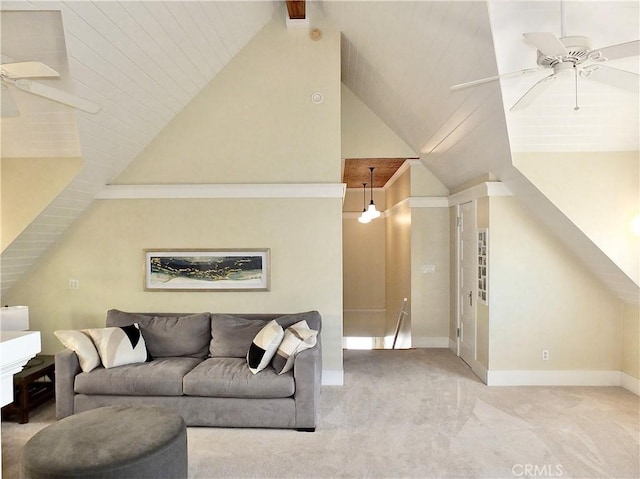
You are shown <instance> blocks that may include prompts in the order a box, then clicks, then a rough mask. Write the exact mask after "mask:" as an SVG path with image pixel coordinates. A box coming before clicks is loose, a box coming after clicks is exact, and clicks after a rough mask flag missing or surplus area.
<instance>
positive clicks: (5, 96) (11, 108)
mask: <svg viewBox="0 0 640 479" xmlns="http://www.w3.org/2000/svg"><path fill="white" fill-rule="evenodd" d="M0 88H1V90H0V93H1V96H0V107H1V110H2V112H1V113H0V115H1V116H2V118H8V117H12V116H18V115H19V114H20V111H19V110H18V107H17V106H16V102H15V101H13V95H12V94H11V92H10V91H9V88H7V85H5V84H4V83H2V84H1V86H0Z"/></svg>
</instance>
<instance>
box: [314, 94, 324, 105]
mask: <svg viewBox="0 0 640 479" xmlns="http://www.w3.org/2000/svg"><path fill="white" fill-rule="evenodd" d="M323 100H324V95H323V94H322V93H320V92H319V91H314V92H313V93H312V94H311V102H312V103H314V104H316V105H318V104H320V103H322V101H323Z"/></svg>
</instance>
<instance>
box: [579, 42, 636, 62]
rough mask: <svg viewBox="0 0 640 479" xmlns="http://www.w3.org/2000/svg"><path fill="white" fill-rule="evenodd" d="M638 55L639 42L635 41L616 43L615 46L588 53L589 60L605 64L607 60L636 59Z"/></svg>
mask: <svg viewBox="0 0 640 479" xmlns="http://www.w3.org/2000/svg"><path fill="white" fill-rule="evenodd" d="M638 55H640V40H635V41H633V42H626V43H618V44H617V45H610V46H608V47H603V48H598V49H597V50H591V51H590V52H589V60H593V61H596V62H606V61H607V60H617V59H618V58H627V57H637V56H638Z"/></svg>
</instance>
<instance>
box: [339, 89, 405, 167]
mask: <svg viewBox="0 0 640 479" xmlns="http://www.w3.org/2000/svg"><path fill="white" fill-rule="evenodd" d="M416 156H417V155H416V152H415V151H413V149H412V148H411V147H410V146H408V145H407V144H406V143H405V142H404V141H403V140H401V139H400V138H398V136H397V135H396V134H395V133H394V132H393V131H391V129H389V127H388V126H387V125H386V124H385V123H384V122H383V121H382V120H381V119H380V117H378V116H377V115H376V114H375V113H373V112H372V111H371V110H370V109H369V107H367V106H366V105H365V104H364V103H362V101H361V100H360V99H359V98H358V97H357V96H356V95H355V94H353V92H352V91H351V90H349V88H347V87H346V86H345V85H344V84H343V85H342V157H343V158H411V157H416Z"/></svg>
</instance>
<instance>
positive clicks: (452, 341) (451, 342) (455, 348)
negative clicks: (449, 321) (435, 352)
mask: <svg viewBox="0 0 640 479" xmlns="http://www.w3.org/2000/svg"><path fill="white" fill-rule="evenodd" d="M449 349H450V350H451V351H453V352H454V353H455V354H458V341H456V340H455V339H452V338H449Z"/></svg>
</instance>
